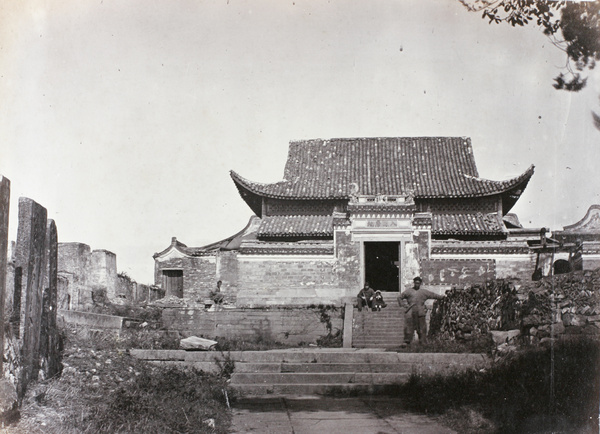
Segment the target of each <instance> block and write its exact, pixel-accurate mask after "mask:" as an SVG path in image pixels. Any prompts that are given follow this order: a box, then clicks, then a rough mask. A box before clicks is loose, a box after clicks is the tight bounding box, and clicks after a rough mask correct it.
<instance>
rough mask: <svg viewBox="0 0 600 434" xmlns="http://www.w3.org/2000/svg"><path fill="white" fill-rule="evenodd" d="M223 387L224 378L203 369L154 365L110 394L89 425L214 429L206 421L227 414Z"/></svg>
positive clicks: (119, 428) (128, 429) (118, 428)
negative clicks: (222, 379)
mask: <svg viewBox="0 0 600 434" xmlns="http://www.w3.org/2000/svg"><path fill="white" fill-rule="evenodd" d="M224 390H225V385H224V384H223V383H222V381H221V380H217V379H216V378H215V377H214V376H212V375H209V374H205V373H204V372H202V371H197V370H193V369H179V368H175V367H169V368H158V367H153V368H151V369H146V370H144V371H142V372H141V374H140V375H139V376H137V377H136V379H135V381H134V382H133V384H129V385H127V387H120V388H119V389H117V390H116V391H115V393H113V394H111V396H110V397H109V399H108V400H107V402H106V403H105V404H104V405H103V406H101V407H100V408H98V409H97V411H96V412H95V414H94V413H92V418H91V421H90V422H91V423H90V427H93V432H128V433H135V432H139V433H143V432H186V433H193V432H211V431H212V430H211V429H210V427H209V426H208V425H207V424H206V422H205V421H207V420H208V419H213V420H214V419H216V418H221V417H225V415H224V414H223V404H224V400H225V395H224ZM165 403H168V405H164V404H165ZM158 409H160V411H157V410H158Z"/></svg>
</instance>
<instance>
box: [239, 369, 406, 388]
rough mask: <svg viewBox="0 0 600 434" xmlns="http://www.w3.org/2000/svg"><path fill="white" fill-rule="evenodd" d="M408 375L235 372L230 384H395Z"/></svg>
mask: <svg viewBox="0 0 600 434" xmlns="http://www.w3.org/2000/svg"><path fill="white" fill-rule="evenodd" d="M409 375H410V373H408V372H376V373H372V372H287V373H282V372H269V373H267V372H259V373H253V372H244V373H237V372H235V373H234V374H233V375H232V376H231V383H230V384H231V385H232V386H235V385H237V384H353V383H358V384H397V383H399V382H402V381H406V379H407V378H408V376H409Z"/></svg>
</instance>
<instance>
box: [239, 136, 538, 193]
mask: <svg viewBox="0 0 600 434" xmlns="http://www.w3.org/2000/svg"><path fill="white" fill-rule="evenodd" d="M532 175H533V166H531V167H529V168H528V169H527V170H526V171H525V172H524V173H523V174H522V175H520V176H518V177H516V178H513V179H510V180H506V181H492V180H488V179H482V178H479V174H478V172H477V168H476V165H475V159H474V157H473V149H472V146H471V140H470V139H469V138H464V137H415V138H411V137H396V138H358V139H331V140H321V139H317V140H305V141H295V142H291V143H290V148H289V153H288V160H287V163H286V166H285V172H284V180H282V181H279V182H275V183H270V184H263V183H257V182H252V181H249V180H247V179H245V178H243V177H241V176H240V175H239V174H237V173H236V172H233V171H232V172H231V177H232V178H233V181H234V182H235V184H236V186H237V187H238V189H239V190H240V193H241V194H242V195H243V196H244V197H245V199H247V198H248V195H257V196H263V197H270V198H280V199H346V198H349V197H350V196H351V194H353V193H355V194H360V195H378V194H383V195H404V194H408V193H413V194H414V197H416V198H457V197H481V196H490V195H493V194H499V193H503V192H506V191H509V190H512V189H516V188H519V189H520V190H522V189H523V188H524V187H525V185H526V184H527V182H528V181H529V179H530V178H531V176H532ZM519 193H520V192H519Z"/></svg>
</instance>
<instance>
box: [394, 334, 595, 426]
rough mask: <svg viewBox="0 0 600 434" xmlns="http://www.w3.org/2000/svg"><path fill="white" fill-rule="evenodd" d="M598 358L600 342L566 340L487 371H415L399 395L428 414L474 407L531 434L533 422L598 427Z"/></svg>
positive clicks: (538, 424) (497, 421)
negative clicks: (416, 372) (431, 372)
mask: <svg viewBox="0 0 600 434" xmlns="http://www.w3.org/2000/svg"><path fill="white" fill-rule="evenodd" d="M599 360H600V343H599V342H598V341H595V340H578V341H565V342H562V343H560V344H557V345H556V347H555V348H547V349H528V350H526V351H523V352H521V353H517V354H514V355H512V356H509V357H507V358H506V359H504V360H502V361H500V362H498V363H497V364H496V365H495V366H493V367H492V368H490V369H489V370H488V371H474V370H470V371H466V372H463V373H459V374H454V375H436V376H431V377H425V376H419V375H412V376H411V377H410V379H409V381H408V382H407V383H406V384H405V385H404V386H402V387H401V388H400V392H399V393H400V394H401V395H402V396H403V397H405V398H406V400H407V404H408V405H409V407H410V408H412V409H414V410H418V411H422V412H427V413H444V412H446V411H448V410H450V409H453V410H457V409H460V408H461V407H464V406H471V407H472V408H474V409H476V410H478V411H481V413H482V414H484V415H485V416H486V417H488V418H490V419H491V420H493V421H494V422H495V424H496V425H497V426H498V428H499V430H500V431H501V432H527V430H528V428H527V427H528V426H530V425H531V424H533V425H535V426H536V427H537V429H542V430H543V429H546V428H547V430H548V432H549V431H552V430H557V429H559V430H563V429H565V427H567V428H566V429H567V430H569V432H571V431H573V430H575V431H577V432H579V431H578V430H587V429H589V427H596V429H597V427H598V405H599V397H600V364H599ZM532 421H533V422H532ZM544 424H545V425H547V426H544ZM540 427H541V428H540ZM575 431H573V432H575ZM540 432H546V431H540ZM592 432H593V431H592Z"/></svg>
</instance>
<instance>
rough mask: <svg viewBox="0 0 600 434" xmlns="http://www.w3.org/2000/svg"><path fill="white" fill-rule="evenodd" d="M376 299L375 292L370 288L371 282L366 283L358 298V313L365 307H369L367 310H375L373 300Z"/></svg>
mask: <svg viewBox="0 0 600 434" xmlns="http://www.w3.org/2000/svg"><path fill="white" fill-rule="evenodd" d="M374 297H375V291H373V288H370V287H369V282H365V286H364V288H363V289H361V290H360V292H359V293H358V295H357V296H356V300H357V301H358V311H359V312H360V311H361V310H362V308H363V307H365V306H367V309H372V308H373V298H374Z"/></svg>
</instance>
